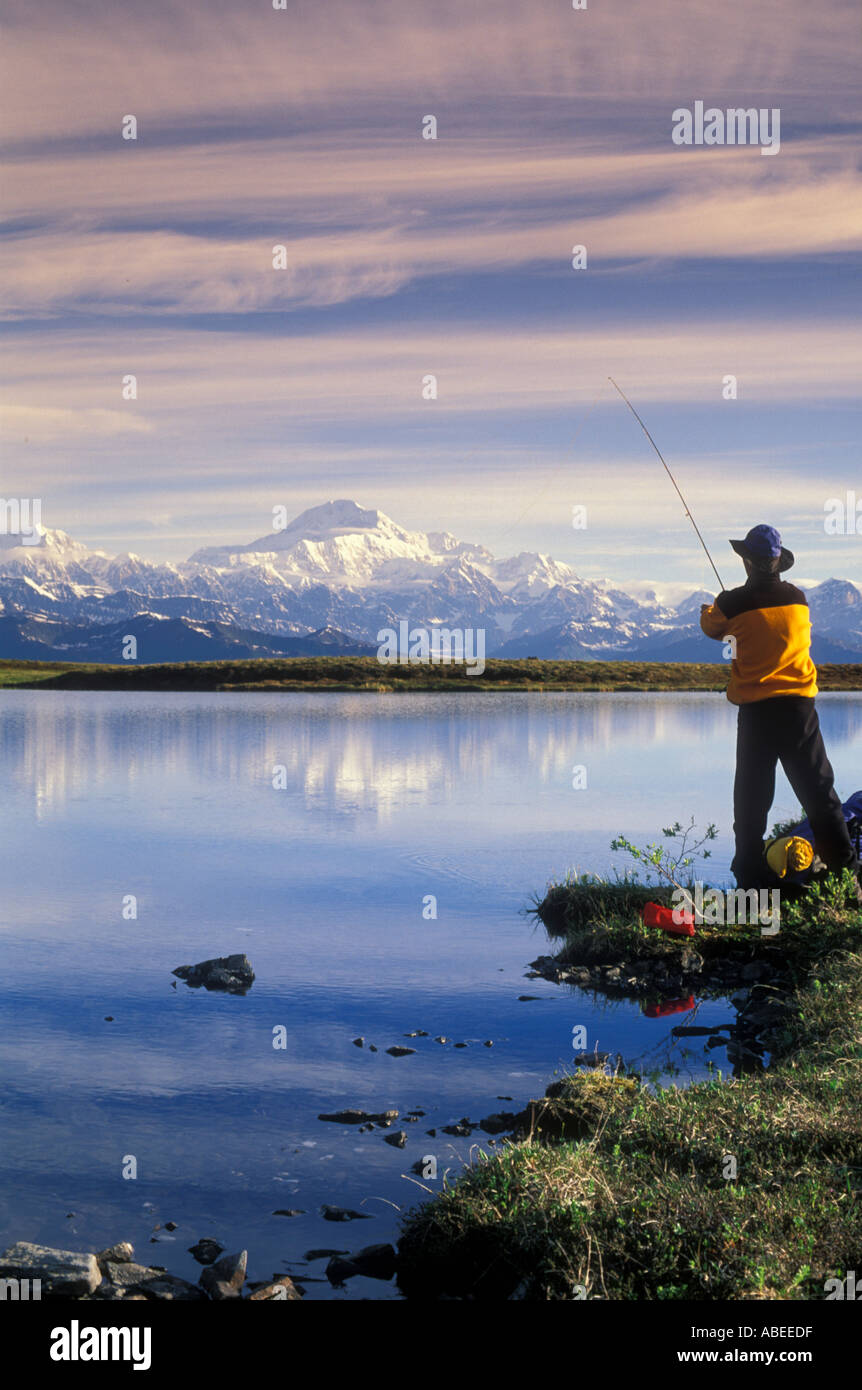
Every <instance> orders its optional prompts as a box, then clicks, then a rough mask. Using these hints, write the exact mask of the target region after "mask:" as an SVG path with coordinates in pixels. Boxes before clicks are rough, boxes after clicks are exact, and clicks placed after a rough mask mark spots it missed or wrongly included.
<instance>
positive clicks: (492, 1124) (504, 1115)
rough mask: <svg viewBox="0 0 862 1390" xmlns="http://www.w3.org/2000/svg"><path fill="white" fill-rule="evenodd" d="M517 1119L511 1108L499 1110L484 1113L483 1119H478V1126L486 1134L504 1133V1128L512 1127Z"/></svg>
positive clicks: (509, 1128)
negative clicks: (492, 1112) (493, 1112)
mask: <svg viewBox="0 0 862 1390" xmlns="http://www.w3.org/2000/svg"><path fill="white" fill-rule="evenodd" d="M517 1119H518V1116H517V1115H516V1114H515V1112H514V1111H513V1110H499V1111H497V1113H496V1114H495V1115H486V1116H485V1118H484V1120H480V1121H479V1128H480V1129H483V1130H484V1131H485V1133H486V1134H504V1133H505V1132H506V1130H511V1129H514V1127H515V1122H516V1120H517Z"/></svg>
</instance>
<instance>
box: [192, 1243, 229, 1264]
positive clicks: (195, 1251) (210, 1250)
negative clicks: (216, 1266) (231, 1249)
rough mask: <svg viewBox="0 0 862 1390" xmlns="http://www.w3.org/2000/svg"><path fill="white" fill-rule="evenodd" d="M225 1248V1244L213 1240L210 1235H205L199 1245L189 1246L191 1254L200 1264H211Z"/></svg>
mask: <svg viewBox="0 0 862 1390" xmlns="http://www.w3.org/2000/svg"><path fill="white" fill-rule="evenodd" d="M223 1250H224V1246H223V1245H219V1243H218V1241H217V1240H211V1239H210V1237H209V1236H204V1238H203V1240H199V1241H198V1243H197V1245H190V1246H189V1254H190V1255H192V1256H194V1258H195V1259H196V1260H197V1262H198V1264H199V1265H211V1264H212V1263H213V1261H214V1260H217V1259H218V1257H219V1255H220V1254H221V1252H222V1251H223Z"/></svg>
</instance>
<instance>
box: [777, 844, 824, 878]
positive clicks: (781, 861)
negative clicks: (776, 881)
mask: <svg viewBox="0 0 862 1390" xmlns="http://www.w3.org/2000/svg"><path fill="white" fill-rule="evenodd" d="M813 861H814V849H813V847H812V846H811V845H810V844H809V843H808V841H807V840H803V838H802V836H801V835H781V836H779V837H778V839H776V840H767V842H766V862H767V864H768V865H769V867H770V869H772V871H773V873H776V874H777V875H778V877H779V878H784V875H785V874H786V873H788V872H790V873H792V874H799V873H802V872H803V870H805V869H810V868H811V865H812V863H813Z"/></svg>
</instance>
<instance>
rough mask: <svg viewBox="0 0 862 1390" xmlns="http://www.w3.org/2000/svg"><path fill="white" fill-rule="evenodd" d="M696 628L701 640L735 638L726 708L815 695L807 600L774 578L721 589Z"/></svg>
mask: <svg viewBox="0 0 862 1390" xmlns="http://www.w3.org/2000/svg"><path fill="white" fill-rule="evenodd" d="M700 625H701V627H702V628H703V630H704V632H705V633H706V635H707V637H715V638H716V639H718V640H719V641H720V640H722V639H723V638H726V637H733V638H735V639H736V641H735V646H736V655H735V656H734V659H733V663H732V666H731V671H730V681H729V683H728V686H727V698H728V700H730V702H731V704H734V705H747V704H750V703H751V702H752V701H754V700H769V699H771V698H772V696H773V695H810V696H812V697H813V696H815V695H816V694H817V668H816V666H815V665H814V662H813V661H812V660H811V651H810V647H811V620H810V618H809V615H808V600H807V599H806V597H805V595H804V594H803V592H802V590H801V589H797V588H796V587H795V585H793V584H787V583H785V581H784V580H783V579H780V578H779V577H778V575H758V576H757V577H752V578H751V579H749V580H748V581H747V583H745V584H741V585H740V586H739V588H738V589H723V590H722V591H721V593H720V594H719V595H718V598H717V599H716V600H715V602H714V603H713V604H711V605H710V606H709V608H705V609H704V611H703V612H702V613H701V615H700Z"/></svg>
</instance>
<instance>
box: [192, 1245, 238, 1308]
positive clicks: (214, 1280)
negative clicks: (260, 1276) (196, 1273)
mask: <svg viewBox="0 0 862 1390" xmlns="http://www.w3.org/2000/svg"><path fill="white" fill-rule="evenodd" d="M247 1266H248V1251H247V1250H241V1251H240V1252H239V1254H238V1255H223V1256H222V1258H221V1259H220V1260H216V1262H215V1264H214V1265H209V1266H208V1267H207V1268H206V1269H202V1270H201V1277H200V1279H199V1280H198V1283H199V1284H200V1286H201V1288H202V1289H206V1291H207V1293H208V1294H209V1296H210V1298H216V1299H223V1298H240V1297H241V1296H242V1286H243V1284H244V1283H245V1271H246V1268H247Z"/></svg>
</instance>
